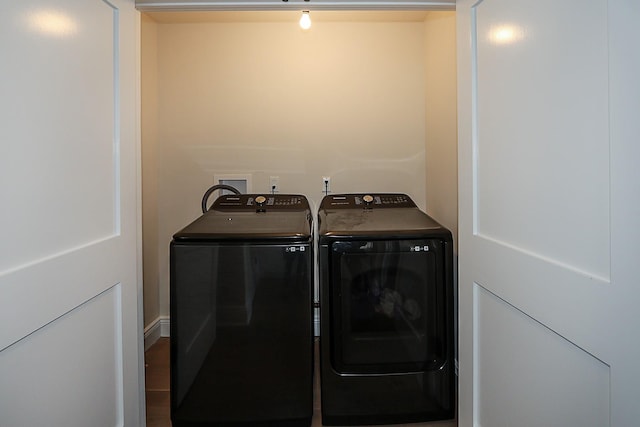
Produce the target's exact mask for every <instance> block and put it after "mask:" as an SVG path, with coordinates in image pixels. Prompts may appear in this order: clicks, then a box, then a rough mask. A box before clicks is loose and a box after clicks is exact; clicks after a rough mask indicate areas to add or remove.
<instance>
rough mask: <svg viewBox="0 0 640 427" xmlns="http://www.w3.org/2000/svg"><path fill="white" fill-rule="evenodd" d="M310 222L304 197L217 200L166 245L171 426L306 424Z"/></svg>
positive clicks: (310, 353) (309, 374)
mask: <svg viewBox="0 0 640 427" xmlns="http://www.w3.org/2000/svg"><path fill="white" fill-rule="evenodd" d="M311 230H312V216H311V212H310V209H309V204H308V201H307V199H306V198H305V197H304V196H301V195H285V194H278V195H268V196H261V195H252V194H242V195H234V194H231V195H223V196H220V197H219V198H218V199H217V200H216V201H215V202H214V203H213V205H212V206H211V208H210V209H209V210H207V211H206V212H205V213H204V214H203V215H202V216H201V217H199V218H198V219H196V220H195V221H194V222H193V223H191V224H190V225H188V226H187V227H185V228H184V229H182V230H181V231H179V232H178V233H176V234H175V235H174V236H173V241H172V242H171V262H170V264H171V285H170V289H171V363H170V365H171V421H172V425H173V426H174V427H181V426H190V427H191V426H236V425H246V426H256V425H260V426H309V425H310V424H311V417H312V414H313V399H312V393H313V330H312V305H313V300H312V287H313V264H312V263H313V252H312V249H313V239H312V231H311Z"/></svg>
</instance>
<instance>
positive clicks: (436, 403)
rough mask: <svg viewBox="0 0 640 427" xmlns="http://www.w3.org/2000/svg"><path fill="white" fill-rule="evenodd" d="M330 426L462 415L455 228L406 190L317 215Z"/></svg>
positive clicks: (330, 200)
mask: <svg viewBox="0 0 640 427" xmlns="http://www.w3.org/2000/svg"><path fill="white" fill-rule="evenodd" d="M318 247H319V253H318V255H319V275H320V310H321V317H320V322H321V323H320V325H321V334H320V368H321V381H322V382H321V392H322V423H323V424H325V425H358V424H392V423H405V422H421V421H433V420H443V419H452V418H454V416H455V377H454V375H455V373H454V359H453V358H454V355H453V352H454V330H453V243H452V236H451V232H450V231H449V230H447V229H446V228H444V227H442V226H441V225H440V224H438V223H437V222H436V221H434V220H433V219H432V218H431V217H429V216H428V215H427V214H425V213H424V212H422V211H421V210H419V209H418V208H417V206H416V205H415V203H414V202H413V201H412V200H411V198H409V196H407V195H404V194H371V195H366V194H341V195H340V194H338V195H329V196H325V197H324V199H323V200H322V203H321V205H320V209H319V212H318Z"/></svg>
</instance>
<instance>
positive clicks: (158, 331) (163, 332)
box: [144, 316, 170, 351]
mask: <svg viewBox="0 0 640 427" xmlns="http://www.w3.org/2000/svg"><path fill="white" fill-rule="evenodd" d="M169 325H170V321H169V317H168V316H159V317H157V318H156V319H155V320H154V321H153V322H151V323H150V324H149V326H147V327H146V328H144V351H147V350H148V349H149V347H151V346H152V345H153V344H155V342H156V341H158V339H159V338H160V337H168V336H169V334H170V332H169V331H170V328H169Z"/></svg>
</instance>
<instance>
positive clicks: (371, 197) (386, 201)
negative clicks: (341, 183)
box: [320, 193, 416, 209]
mask: <svg viewBox="0 0 640 427" xmlns="http://www.w3.org/2000/svg"><path fill="white" fill-rule="evenodd" d="M415 207H416V204H415V203H414V202H413V200H411V197H409V196H407V195H406V194H396V193H388V194H376V193H370V194H332V195H329V196H325V198H324V199H322V203H321V205H320V208H321V209H358V208H364V209H367V208H371V209H377V208H415Z"/></svg>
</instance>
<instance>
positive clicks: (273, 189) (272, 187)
mask: <svg viewBox="0 0 640 427" xmlns="http://www.w3.org/2000/svg"><path fill="white" fill-rule="evenodd" d="M279 192H280V177H279V176H270V177H269V193H271V194H276V193H279Z"/></svg>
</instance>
